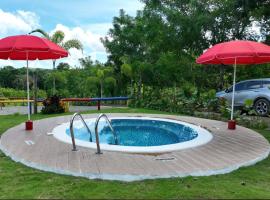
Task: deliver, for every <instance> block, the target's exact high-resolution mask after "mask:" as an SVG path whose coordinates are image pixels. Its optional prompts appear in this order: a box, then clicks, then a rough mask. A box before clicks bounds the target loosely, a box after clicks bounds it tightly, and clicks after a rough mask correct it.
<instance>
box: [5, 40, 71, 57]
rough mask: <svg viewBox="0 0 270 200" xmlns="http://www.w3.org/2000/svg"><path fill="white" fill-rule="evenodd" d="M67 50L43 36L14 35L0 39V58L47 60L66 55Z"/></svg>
mask: <svg viewBox="0 0 270 200" xmlns="http://www.w3.org/2000/svg"><path fill="white" fill-rule="evenodd" d="M67 56H68V52H67V51H66V50H64V49H62V48H61V47H59V46H58V45H56V44H55V43H53V42H51V41H50V40H47V39H45V38H41V37H37V36H33V35H16V36H10V37H6V38H3V39H1V40H0V59H6V60H7V59H10V60H36V59H39V60H48V59H52V60H55V59H59V58H63V57H67Z"/></svg>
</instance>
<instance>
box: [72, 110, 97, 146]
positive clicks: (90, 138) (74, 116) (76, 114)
mask: <svg viewBox="0 0 270 200" xmlns="http://www.w3.org/2000/svg"><path fill="white" fill-rule="evenodd" d="M77 116H79V117H80V119H81V121H82V122H83V124H84V126H85V127H86V129H87V131H88V133H89V135H90V136H89V141H90V142H92V141H93V139H92V133H91V131H90V129H89V127H88V126H87V124H86V123H85V121H84V119H83V117H82V115H81V114H80V113H74V115H73V116H72V118H71V120H70V126H69V130H70V136H71V141H72V146H73V149H72V151H77V148H76V144H75V137H74V130H73V122H74V119H75V118H76V117H77Z"/></svg>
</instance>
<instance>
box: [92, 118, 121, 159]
mask: <svg viewBox="0 0 270 200" xmlns="http://www.w3.org/2000/svg"><path fill="white" fill-rule="evenodd" d="M102 117H104V118H105V119H106V121H107V122H108V125H109V127H110V129H111V131H112V133H113V136H114V142H115V144H116V145H117V144H118V139H117V136H116V133H115V131H114V129H113V127H112V124H111V121H110V120H109V118H108V116H107V115H105V114H104V113H103V114H100V115H99V116H98V118H97V119H96V123H95V134H96V144H97V154H101V150H100V145H99V135H98V123H99V121H100V119H101V118H102Z"/></svg>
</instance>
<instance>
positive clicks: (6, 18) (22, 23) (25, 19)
mask: <svg viewBox="0 0 270 200" xmlns="http://www.w3.org/2000/svg"><path fill="white" fill-rule="evenodd" d="M111 26H112V25H111V24H110V23H94V24H88V25H84V26H82V27H79V26H76V27H68V26H65V25H63V24H57V25H56V26H55V28H54V29H53V30H51V31H49V33H50V34H53V33H54V32H55V31H56V30H62V31H63V32H64V33H65V41H66V40H69V39H74V38H75V39H78V40H80V41H81V42H82V44H83V47H84V51H83V52H81V51H80V50H76V49H71V50H70V55H69V56H68V58H64V59H61V60H58V61H57V64H58V63H59V62H67V63H69V64H70V65H71V66H77V67H78V66H79V65H80V64H79V61H78V59H79V58H83V57H86V56H89V55H90V56H91V58H92V59H93V60H99V61H101V62H105V61H106V55H107V54H106V51H105V48H104V46H103V44H102V43H101V41H100V38H101V37H104V36H105V35H106V33H107V31H108V30H109V28H110V27H111ZM0 27H1V28H0V37H6V36H8V35H16V34H26V33H28V32H30V31H31V30H33V29H35V28H40V27H41V26H40V23H39V17H38V16H37V15H36V14H35V13H33V12H29V11H22V10H19V11H16V12H14V13H10V12H4V11H3V10H1V9H0ZM41 28H42V27H41ZM25 64H26V63H25V61H11V60H0V66H5V65H12V66H15V67H23V66H25ZM29 64H30V65H29V67H30V68H35V67H38V68H49V69H50V68H52V63H51V61H32V62H29Z"/></svg>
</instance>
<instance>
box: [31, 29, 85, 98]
mask: <svg viewBox="0 0 270 200" xmlns="http://www.w3.org/2000/svg"><path fill="white" fill-rule="evenodd" d="M32 33H40V34H41V35H43V36H44V37H45V38H47V39H48V40H50V41H52V42H53V43H55V44H58V45H59V46H61V47H62V48H63V49H65V50H67V51H69V50H70V49H72V48H75V49H78V50H83V45H82V43H81V42H80V41H79V40H77V39H70V40H68V41H66V42H64V38H65V33H64V32H63V31H55V32H54V33H53V34H52V35H49V34H48V33H46V31H44V30H42V29H35V30H33V31H31V32H30V33H29V34H32ZM55 63H56V60H53V70H55ZM53 93H54V94H55V78H54V80H53Z"/></svg>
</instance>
